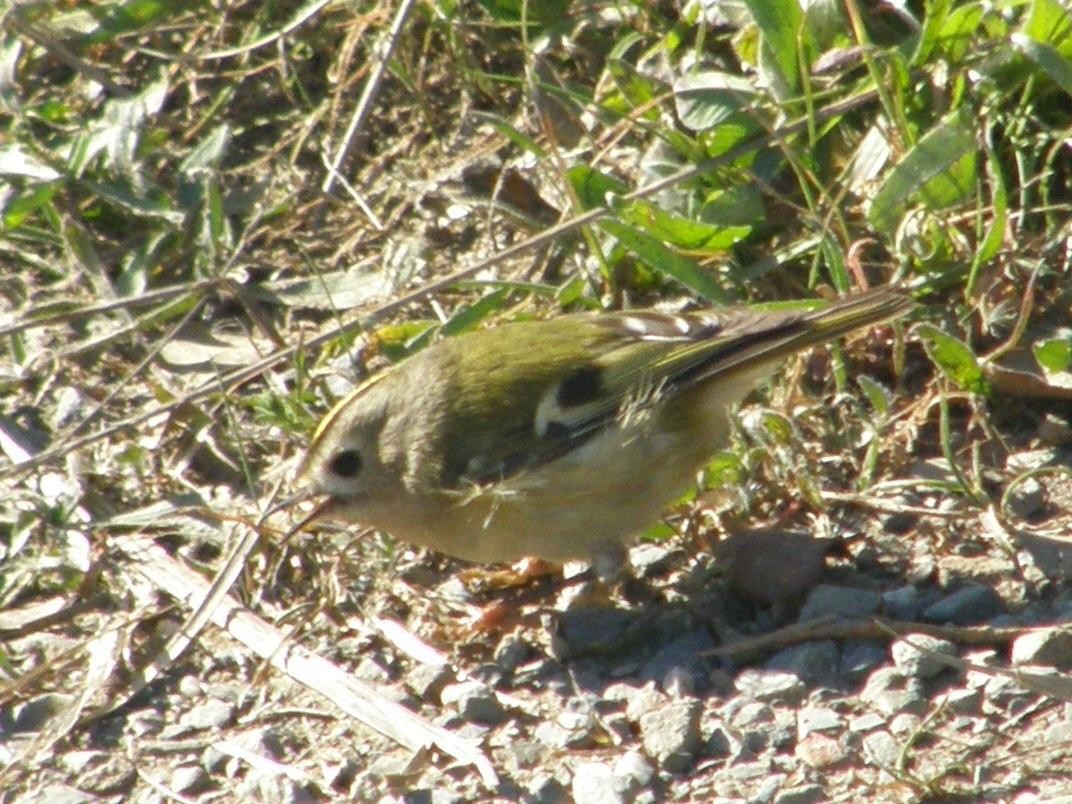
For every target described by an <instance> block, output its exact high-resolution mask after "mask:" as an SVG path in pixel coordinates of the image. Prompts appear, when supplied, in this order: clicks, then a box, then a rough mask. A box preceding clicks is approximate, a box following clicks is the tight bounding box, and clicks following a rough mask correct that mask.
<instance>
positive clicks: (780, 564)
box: [715, 531, 836, 606]
mask: <svg viewBox="0 0 1072 804" xmlns="http://www.w3.org/2000/svg"><path fill="white" fill-rule="evenodd" d="M835 544H836V543H835V541H834V540H833V539H815V538H812V536H811V534H809V533H791V532H789V533H786V532H766V531H764V532H747V533H736V534H734V535H732V536H730V537H729V538H727V539H723V540H722V541H721V542H719V543H718V544H717V545H715V559H716V560H717V562H718V564H719V567H720V569H721V570H722V573H723V575H724V577H725V578H726V583H727V585H728V586H729V588H730V589H731V590H732V591H733V593H734V594H735V595H738V596H739V597H741V598H743V599H744V600H748V601H750V602H752V603H758V604H760V605H763V606H770V605H773V604H775V603H780V602H782V601H784V600H791V599H793V598H799V596H800V595H803V594H804V593H805V592H807V591H808V590H809V589H811V588H812V587H813V586H814V585H815V584H816V583H818V581H819V579H820V578H821V577H822V574H823V570H824V568H825V566H826V556H827V554H828V553H829V552H830V550H831V548H832V547H834V546H835ZM787 556H792V560H787ZM816 588H818V587H816Z"/></svg>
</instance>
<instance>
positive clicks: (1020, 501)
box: [1005, 477, 1046, 520]
mask: <svg viewBox="0 0 1072 804" xmlns="http://www.w3.org/2000/svg"><path fill="white" fill-rule="evenodd" d="M1010 491H1011V493H1009V494H1007V495H1005V500H1006V505H1007V507H1008V509H1009V510H1010V511H1012V513H1014V514H1015V515H1016V516H1018V517H1019V518H1020V519H1027V520H1031V519H1034V518H1035V517H1036V516H1038V515H1039V514H1041V513H1042V512H1044V511H1045V510H1046V489H1045V488H1043V486H1042V484H1041V483H1039V482H1038V480H1037V479H1036V478H1034V477H1028V478H1024V479H1023V480H1021V481H1020V482H1019V483H1017V484H1016V485H1015V486H1014V487H1013V488H1012V489H1011V490H1010Z"/></svg>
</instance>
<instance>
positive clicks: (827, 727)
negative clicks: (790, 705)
mask: <svg viewBox="0 0 1072 804" xmlns="http://www.w3.org/2000/svg"><path fill="white" fill-rule="evenodd" d="M844 726H845V721H844V720H843V719H842V717H841V715H839V714H838V713H837V712H835V711H834V710H833V709H828V708H826V707H825V706H805V707H803V708H802V709H801V710H800V711H799V712H797V736H798V737H799V738H801V739H803V738H804V737H807V736H808V735H809V734H811V733H812V732H816V731H836V730H838V729H841V728H843V727H844Z"/></svg>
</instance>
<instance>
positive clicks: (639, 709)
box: [607, 682, 671, 723]
mask: <svg viewBox="0 0 1072 804" xmlns="http://www.w3.org/2000/svg"><path fill="white" fill-rule="evenodd" d="M613 686H619V685H613ZM621 688H624V689H625V690H627V691H628V694H627V695H626V697H625V701H626V704H625V716H626V717H627V718H629V719H630V720H631V721H633V722H634V723H636V722H637V721H639V720H640V718H641V717H643V716H644V715H646V714H647V713H648V712H657V711H658V710H660V709H662V708H663V707H664V706H666V705H667V704H668V703H670V700H671V699H670V698H669V697H668V696H667V695H666V694H664V693H662V692H659V690H657V689H655V683H654V682H648V683H647V684H645V685H644V686H643V687H640V688H637V687H630V686H628V685H625V684H622V685H620V687H619V690H616V691H615V694H620V689H621ZM610 689H611V688H610V687H608V688H607V690H608V693H609V692H610Z"/></svg>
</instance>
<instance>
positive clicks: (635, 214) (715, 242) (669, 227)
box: [619, 201, 752, 253]
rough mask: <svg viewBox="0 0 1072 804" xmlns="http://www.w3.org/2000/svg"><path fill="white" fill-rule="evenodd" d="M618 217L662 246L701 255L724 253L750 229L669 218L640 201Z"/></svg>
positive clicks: (624, 210) (666, 214)
mask: <svg viewBox="0 0 1072 804" xmlns="http://www.w3.org/2000/svg"><path fill="white" fill-rule="evenodd" d="M619 214H620V215H621V217H622V219H623V220H625V221H626V222H627V223H631V224H633V225H634V226H637V227H639V228H641V229H643V230H644V231H646V232H647V233H648V234H650V235H652V236H653V237H656V238H658V239H659V240H661V241H662V242H664V243H669V244H671V245H673V246H677V247H678V248H682V249H687V250H689V251H700V252H704V253H717V252H723V251H726V250H727V249H729V248H730V247H731V246H733V245H734V244H735V243H737V242H738V241H740V240H742V239H744V238H745V237H747V236H748V234H749V233H750V232H751V231H752V227H751V226H717V225H714V224H710V223H704V222H702V221H695V220H691V219H689V218H683V217H681V216H679V215H672V214H670V213H669V212H665V211H664V210H662V209H659V208H658V207H656V206H653V205H652V204H648V203H645V202H643V201H638V202H636V203H633V204H630V205H629V206H628V207H626V208H624V209H622V210H620V213H619Z"/></svg>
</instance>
